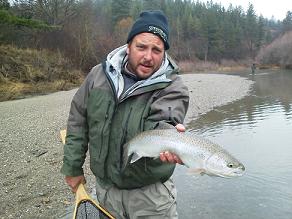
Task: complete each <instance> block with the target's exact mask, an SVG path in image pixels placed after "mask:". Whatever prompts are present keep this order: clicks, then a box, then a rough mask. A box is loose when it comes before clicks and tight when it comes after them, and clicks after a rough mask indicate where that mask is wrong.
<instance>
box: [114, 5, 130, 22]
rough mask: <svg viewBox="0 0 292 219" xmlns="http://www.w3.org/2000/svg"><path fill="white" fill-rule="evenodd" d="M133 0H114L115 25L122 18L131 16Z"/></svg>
mask: <svg viewBox="0 0 292 219" xmlns="http://www.w3.org/2000/svg"><path fill="white" fill-rule="evenodd" d="M131 5H132V1H131V0H114V1H112V22H113V26H115V25H116V24H117V23H118V22H119V21H120V20H122V19H124V18H127V17H129V16H130V9H131Z"/></svg>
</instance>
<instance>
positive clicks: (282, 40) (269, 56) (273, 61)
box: [257, 31, 292, 69]
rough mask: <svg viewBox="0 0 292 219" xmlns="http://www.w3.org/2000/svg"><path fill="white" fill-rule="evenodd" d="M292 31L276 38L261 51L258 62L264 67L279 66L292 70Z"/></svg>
mask: <svg viewBox="0 0 292 219" xmlns="http://www.w3.org/2000/svg"><path fill="white" fill-rule="evenodd" d="M291 54H292V31H290V32H287V33H285V34H284V35H281V36H280V37H278V38H276V39H275V40H274V41H273V42H272V43H271V44H269V45H267V46H266V47H264V48H263V49H261V50H260V52H259V54H258V56H257V60H258V61H259V62H260V64H262V65H277V66H280V67H282V68H287V69H292V56H291Z"/></svg>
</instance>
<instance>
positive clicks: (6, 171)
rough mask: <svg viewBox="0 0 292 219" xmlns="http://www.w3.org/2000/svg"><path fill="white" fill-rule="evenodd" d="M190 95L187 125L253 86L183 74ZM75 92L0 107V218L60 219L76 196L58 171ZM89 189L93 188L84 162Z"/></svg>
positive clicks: (230, 79) (230, 78) (216, 76)
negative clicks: (62, 138) (62, 131)
mask: <svg viewBox="0 0 292 219" xmlns="http://www.w3.org/2000/svg"><path fill="white" fill-rule="evenodd" d="M182 78H183V80H184V81H185V84H186V85H187V86H188V87H189V91H190V97H191V101H190V107H189V111H188V114H187V118H186V125H187V123H188V122H190V121H191V119H192V118H197V117H198V116H200V115H201V114H203V113H206V112H208V111H210V110H212V109H213V108H214V107H216V106H219V105H224V104H226V103H228V102H231V101H234V100H236V99H239V98H242V97H243V96H245V95H247V94H248V91H249V89H250V86H251V85H252V82H251V81H249V80H247V79H245V78H241V77H238V76H230V75H223V74H185V75H182ZM75 92H76V89H74V90H70V91H62V92H57V93H53V94H50V95H46V96H37V97H33V98H28V99H22V100H15V101H6V102H1V103H0V126H1V132H0V161H1V164H2V168H1V169H0V177H1V188H2V189H1V190H0V203H1V204H0V218H3V219H4V218H5V219H6V218H42V219H43V218H60V217H61V216H63V215H64V214H65V213H66V209H67V208H68V207H69V206H72V205H73V203H74V196H73V194H72V193H71V192H70V190H69V189H68V187H67V186H66V185H65V183H64V180H63V176H62V175H61V173H60V167H61V165H62V154H63V147H62V143H61V142H60V138H59V131H60V130H61V129H64V128H65V127H66V121H67V117H68V111H69V107H70V102H71V99H72V97H73V95H74V93H75ZM85 174H86V178H87V181H88V183H87V184H88V185H89V190H91V189H92V187H93V186H94V178H93V177H92V175H91V174H90V171H89V168H88V162H86V168H85Z"/></svg>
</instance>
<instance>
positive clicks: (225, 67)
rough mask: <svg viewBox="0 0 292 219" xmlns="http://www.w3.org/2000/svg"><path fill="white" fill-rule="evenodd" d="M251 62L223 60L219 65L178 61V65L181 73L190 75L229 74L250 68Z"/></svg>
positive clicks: (199, 61)
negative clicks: (203, 73) (199, 73)
mask: <svg viewBox="0 0 292 219" xmlns="http://www.w3.org/2000/svg"><path fill="white" fill-rule="evenodd" d="M250 63H252V61H251V60H241V61H240V62H236V61H233V60H225V59H223V60H222V61H221V62H220V64H219V63H216V62H211V61H202V60H199V59H197V60H195V61H188V60H186V61H180V62H179V63H178V65H179V67H180V70H181V71H182V72H183V73H192V72H230V71H240V70H243V69H247V68H249V67H250Z"/></svg>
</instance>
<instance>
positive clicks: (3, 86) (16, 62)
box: [0, 45, 83, 101]
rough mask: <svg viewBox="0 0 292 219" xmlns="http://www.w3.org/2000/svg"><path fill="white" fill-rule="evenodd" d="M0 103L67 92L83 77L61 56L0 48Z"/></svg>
mask: <svg viewBox="0 0 292 219" xmlns="http://www.w3.org/2000/svg"><path fill="white" fill-rule="evenodd" d="M0 63H1V66H0V101H4V100H10V99H17V98H23V97H26V96H30V95H34V94H46V93H49V92H54V91H59V90H68V89H71V88H73V87H76V86H78V85H79V84H80V83H81V81H82V79H83V75H82V74H81V72H80V71H77V70H74V69H72V67H71V65H70V62H69V61H68V60H67V59H65V58H63V56H62V55H61V54H60V53H52V52H49V51H47V50H41V51H38V50H33V49H19V48H16V47H13V46H8V45H6V46H4V45H2V46H0Z"/></svg>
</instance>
